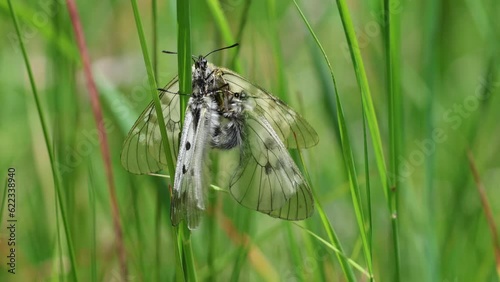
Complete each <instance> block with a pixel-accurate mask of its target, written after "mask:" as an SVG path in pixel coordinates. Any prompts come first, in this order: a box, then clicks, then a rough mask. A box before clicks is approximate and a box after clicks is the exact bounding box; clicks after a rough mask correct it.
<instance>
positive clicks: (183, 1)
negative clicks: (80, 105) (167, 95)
mask: <svg viewBox="0 0 500 282" xmlns="http://www.w3.org/2000/svg"><path fill="white" fill-rule="evenodd" d="M190 3H191V1H190V0H177V29H178V30H177V31H178V35H177V54H178V55H177V62H178V69H179V92H180V93H181V94H191V92H192V82H191V79H192V77H191V62H192V53H191V7H190V6H191V4H190ZM187 98H188V96H187V95H182V96H181V103H180V107H181V108H180V113H181V127H182V123H183V120H184V116H185V111H186V105H187ZM181 228H182V229H181V231H182V232H179V233H177V234H178V235H180V237H178V238H177V240H181V241H182V251H183V253H182V254H183V262H184V271H185V273H186V279H187V281H197V277H196V270H195V266H194V255H193V248H192V246H191V231H190V230H189V229H188V228H187V225H186V222H185V221H184V222H183V223H182V226H181Z"/></svg>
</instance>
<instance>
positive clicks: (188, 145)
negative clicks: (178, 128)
mask: <svg viewBox="0 0 500 282" xmlns="http://www.w3.org/2000/svg"><path fill="white" fill-rule="evenodd" d="M189 149H191V143H189V142H186V151H189Z"/></svg>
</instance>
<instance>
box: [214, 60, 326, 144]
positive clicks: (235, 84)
mask: <svg viewBox="0 0 500 282" xmlns="http://www.w3.org/2000/svg"><path fill="white" fill-rule="evenodd" d="M220 70H221V71H222V77H223V78H224V80H225V81H226V82H227V83H228V85H229V88H230V90H231V91H232V92H234V93H240V92H241V91H245V93H247V95H248V96H250V98H249V100H253V101H252V103H255V105H253V109H252V110H253V111H254V112H255V113H256V114H258V115H261V116H263V117H264V118H265V119H267V120H268V121H269V123H270V124H271V126H272V128H273V129H274V131H275V132H276V134H277V135H278V136H279V138H280V139H281V141H283V143H284V145H285V147H287V148H309V147H312V146H315V145H316V144H318V141H319V138H318V134H317V133H316V131H315V130H314V129H313V128H312V127H311V125H309V123H308V122H307V121H306V120H305V119H304V118H302V117H301V116H300V115H299V114H298V113H297V112H295V111H294V110H293V109H291V108H290V107H288V106H287V105H286V104H285V102H283V101H282V100H280V99H279V98H277V97H275V96H273V95H271V94H269V93H267V92H266V91H265V90H264V89H262V88H261V87H259V86H257V85H255V84H253V83H251V82H249V81H248V80H246V79H245V78H243V77H241V76H240V75H238V74H236V73H234V72H232V71H231V70H228V69H224V68H220ZM252 98H253V99H252Z"/></svg>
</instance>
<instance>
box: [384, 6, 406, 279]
mask: <svg viewBox="0 0 500 282" xmlns="http://www.w3.org/2000/svg"><path fill="white" fill-rule="evenodd" d="M398 5H400V3H399V2H398V0H385V1H384V11H386V13H385V18H386V22H387V25H386V37H385V39H386V40H385V48H386V65H387V66H386V68H387V79H388V83H387V84H388V90H389V139H390V158H389V159H390V169H391V175H392V176H393V177H392V182H391V183H390V186H391V191H389V190H388V193H390V194H389V205H390V210H391V214H392V215H393V216H392V217H391V225H392V237H393V244H394V258H395V275H396V281H399V280H400V279H401V274H400V260H401V258H400V247H399V220H398V217H397V214H398V206H399V205H398V202H399V199H398V195H399V191H401V189H402V187H401V184H402V181H401V180H400V178H399V177H398V175H399V164H398V157H399V156H400V155H401V150H400V147H401V140H402V134H403V132H402V131H403V128H402V125H401V124H402V119H403V117H402V114H401V113H402V112H401V106H402V104H401V68H400V56H401V54H400V53H401V51H400V49H401V48H400V36H399V34H400V30H399V23H400V19H399V14H400V13H397V12H396V11H394V9H395V7H398Z"/></svg>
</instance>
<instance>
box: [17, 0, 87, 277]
mask: <svg viewBox="0 0 500 282" xmlns="http://www.w3.org/2000/svg"><path fill="white" fill-rule="evenodd" d="M8 4H9V10H10V13H11V17H12V21H13V23H14V27H15V29H16V34H17V37H18V39H19V48H20V49H21V53H22V56H23V59H24V63H25V66H26V71H27V72H28V77H29V82H30V86H31V90H32V92H33V98H34V99H35V104H36V108H37V113H38V118H39V120H40V124H41V126H42V131H43V137H44V141H45V146H46V149H47V152H48V154H49V159H50V168H51V171H52V177H53V180H54V187H55V190H56V194H57V197H58V198H59V200H60V201H59V208H60V209H61V217H62V219H63V225H64V233H65V236H66V244H67V247H68V253H69V259H70V264H71V277H72V279H73V281H78V274H77V268H76V259H75V251H74V248H73V243H72V241H71V238H72V237H71V233H70V230H69V227H68V219H67V214H66V209H65V207H64V204H63V202H62V199H63V197H62V191H61V178H60V177H61V176H60V175H59V171H58V170H57V168H56V163H55V157H54V153H53V151H52V147H51V144H52V143H51V141H50V138H49V131H48V127H47V123H46V119H45V116H44V112H43V109H42V106H41V103H40V98H39V96H38V90H37V87H36V84H35V78H34V76H33V71H32V70H31V64H30V61H29V58H28V54H27V53H26V48H25V47H24V41H23V36H22V35H21V31H20V29H19V24H18V21H17V16H16V13H15V11H14V7H13V5H12V2H11V0H8Z"/></svg>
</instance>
